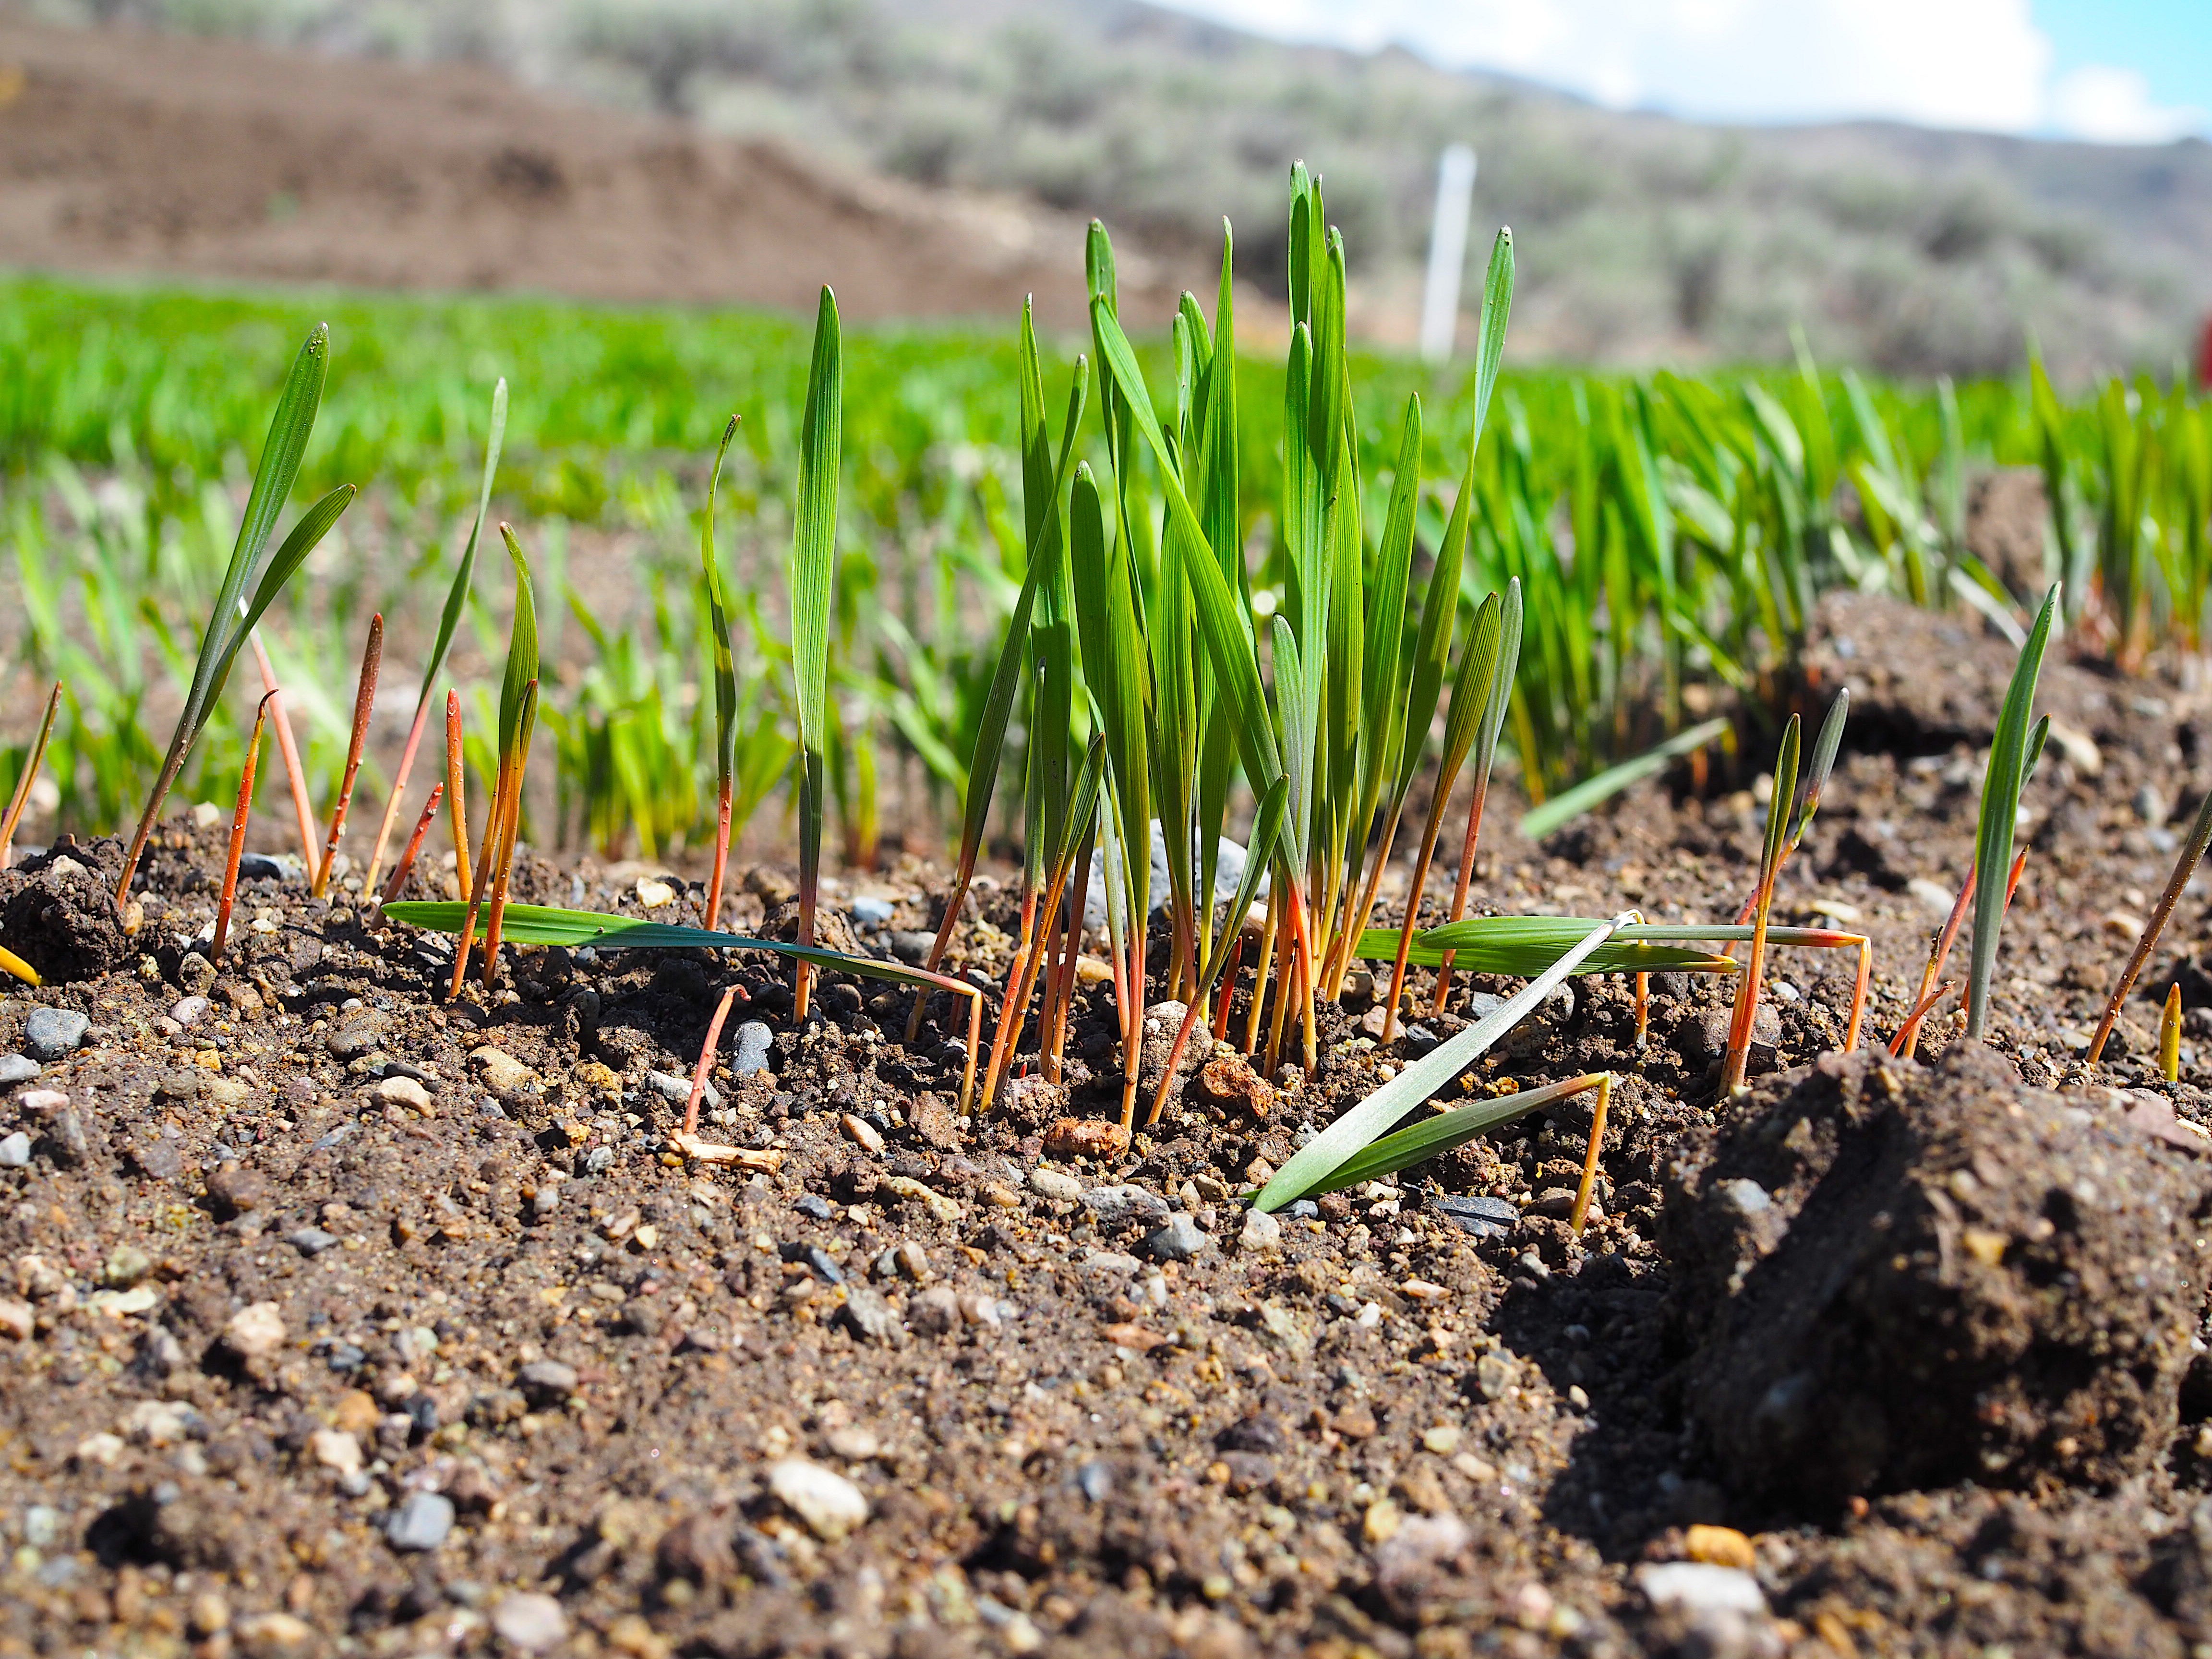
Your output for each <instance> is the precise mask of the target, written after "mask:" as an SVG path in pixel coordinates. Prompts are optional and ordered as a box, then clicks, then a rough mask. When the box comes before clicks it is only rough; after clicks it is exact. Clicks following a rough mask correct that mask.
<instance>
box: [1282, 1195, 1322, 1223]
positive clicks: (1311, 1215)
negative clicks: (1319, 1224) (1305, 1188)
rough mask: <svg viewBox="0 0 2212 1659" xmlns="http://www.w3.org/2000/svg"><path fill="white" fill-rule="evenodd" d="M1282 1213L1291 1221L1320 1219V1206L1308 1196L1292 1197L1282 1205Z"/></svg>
mask: <svg viewBox="0 0 2212 1659" xmlns="http://www.w3.org/2000/svg"><path fill="white" fill-rule="evenodd" d="M1283 1213H1284V1214H1285V1215H1286V1216H1288V1217H1290V1218H1291V1220H1293V1221H1318V1220H1320V1219H1321V1206H1320V1205H1318V1204H1316V1203H1315V1202H1314V1201H1313V1200H1311V1199H1310V1198H1297V1199H1292V1200H1291V1201H1290V1203H1288V1204H1287V1205H1285V1206H1284V1207H1283Z"/></svg>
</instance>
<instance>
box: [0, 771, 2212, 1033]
mask: <svg viewBox="0 0 2212 1659" xmlns="http://www.w3.org/2000/svg"><path fill="white" fill-rule="evenodd" d="M0 845H4V837H0ZM2207 847H2212V790H2207V791H2206V792H2205V795H2204V799H2203V802H2202V803H2201V804H2200V805H2198V806H2197V822H2196V823H2193V824H2191V826H2190V829H2189V836H2188V838H2187V839H2186V840H2185V841H2184V842H2182V843H2181V850H2180V852H2179V853H2178V854H2175V856H2174V860H2173V873H2172V875H2171V876H2169V877H2167V878H2166V890H2165V891H2164V892H2162V893H2160V895H2159V896H2158V903H2157V906H2156V907H2155V908H2154V909H2153V910H2152V911H2151V913H2150V920H2149V921H2148V922H2146V923H2144V925H2143V930H2142V935H2141V936H2140V937H2139V938H2137V939H2136V948H2135V949H2134V950H2133V951H2130V953H2129V956H2128V965H2127V966H2126V967H2124V968H2123V969H2121V970H2120V977H2119V981H2118V983H2117V984H2115V985H2114V986H2113V987H2112V995H2111V996H2109V997H2107V998H2106V1000H2105V1012H2104V1013H2103V1014H2102V1015H2101V1016H2100V1018H2099V1019H2098V1021H2097V1030H2096V1035H2094V1036H2092V1037H2091V1038H2090V1039H2089V1048H2088V1051H2087V1055H2086V1056H2085V1057H2086V1058H2087V1060H2088V1061H2089V1063H2090V1064H2091V1065H2094V1064H2095V1063H2096V1062H2097V1060H2098V1058H2099V1057H2100V1055H2101V1054H2103V1053H2104V1052H2105V1042H2106V1039H2107V1038H2109V1037H2110V1036H2112V1026H2113V1024H2114V1023H2115V1022H2117V1021H2118V1018H2119V1017H2120V1009H2121V1007H2122V1006H2123V1005H2124V1004H2125V1003H2126V1001H2127V1000H2128V993H2129V992H2130V991H2132V990H2134V989H2135V987H2136V977H2137V976H2138V975H2141V974H2142V970H2143V964H2144V963H2147V962H2148V961H2149V960H2150V953H2151V951H2153V950H2154V949H2155V948H2156V947H2157V945H2158V937H2159V935H2160V933H2164V932H2165V931H2166V918H2168V917H2169V916H2171V915H2172V914H2173V907H2174V906H2175V905H2177V904H2179V902H2181V896H2182V894H2183V893H2185V891H2187V890H2188V888H2189V883H2190V878H2191V877H2193V876H2194V875H2196V873H2197V866H2198V865H2199V864H2200V863H2202V862H2203V858H2204V849H2205V848H2207Z"/></svg>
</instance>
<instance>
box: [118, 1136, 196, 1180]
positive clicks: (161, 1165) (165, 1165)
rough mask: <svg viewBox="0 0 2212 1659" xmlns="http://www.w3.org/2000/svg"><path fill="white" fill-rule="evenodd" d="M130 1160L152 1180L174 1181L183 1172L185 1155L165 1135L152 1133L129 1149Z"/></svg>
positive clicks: (139, 1171) (143, 1174)
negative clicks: (152, 1134)
mask: <svg viewBox="0 0 2212 1659" xmlns="http://www.w3.org/2000/svg"><path fill="white" fill-rule="evenodd" d="M131 1163H132V1164H134V1165H135V1166H137V1170H138V1173H139V1174H140V1175H142V1176H146V1177H147V1178H148V1179H149V1180H152V1181H174V1180H175V1179H176V1178H177V1177H178V1176H180V1175H182V1174H183V1173H184V1172H185V1155H184V1152H183V1151H182V1149H181V1148H179V1146H178V1145H177V1143H176V1142H175V1141H173V1140H171V1139H168V1138H167V1136H166V1135H154V1136H151V1137H149V1138H148V1139H145V1140H142V1141H140V1142H139V1143H138V1144H137V1146H133V1147H132V1148H131Z"/></svg>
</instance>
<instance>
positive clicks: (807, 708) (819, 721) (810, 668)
mask: <svg viewBox="0 0 2212 1659" xmlns="http://www.w3.org/2000/svg"><path fill="white" fill-rule="evenodd" d="M843 410H844V370H843V356H842V343H841V340H840V336H839V331H838V325H837V299H836V295H833V294H832V293H830V291H829V289H827V288H824V289H823V290H822V302H821V305H820V306H819V307H817V311H816V314H815V319H814V358H813V362H812V364H811V367H810V368H809V369H808V371H807V377H806V410H805V415H804V416H802V417H801V420H800V422H799V486H798V496H797V506H796V510H795V512H794V513H793V529H792V544H791V661H792V676H793V684H794V686H795V687H796V690H797V704H798V710H799V944H801V945H812V944H813V943H814V912H815V908H816V905H817V902H819V901H820V898H821V895H822V820H823V793H822V791H823V764H824V758H823V757H824V755H825V752H826V745H827V744H828V740H829V739H828V726H829V606H830V599H831V594H832V590H833V589H834V588H835V586H836V580H837V472H838V465H839V455H840V451H841V449H842V443H843ZM797 961H798V967H797V969H796V970H795V979H796V988H795V994H794V1003H793V1006H794V1011H795V1013H796V1015H797V1018H799V1019H800V1020H801V1021H804V1020H805V1018H806V1011H807V1000H808V995H809V993H810V991H811V983H812V981H811V976H810V974H809V971H808V963H807V961H806V959H805V958H804V957H799V958H797Z"/></svg>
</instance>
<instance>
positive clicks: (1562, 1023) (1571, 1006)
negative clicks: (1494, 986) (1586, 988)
mask: <svg viewBox="0 0 2212 1659" xmlns="http://www.w3.org/2000/svg"><path fill="white" fill-rule="evenodd" d="M1505 1001H1506V999H1505V998H1504V997H1501V996H1493V995H1492V994H1490V993H1489V992H1487V991H1475V992H1473V993H1471V994H1469V995H1468V1000H1467V1012H1468V1018H1470V1019H1474V1020H1480V1019H1481V1018H1484V1017H1485V1016H1486V1015H1488V1014H1490V1013H1492V1012H1495V1011H1496V1010H1498V1008H1501V1007H1503V1006H1504V1005H1505ZM1574 1017H1575V991H1574V987H1572V986H1571V985H1565V984H1561V985H1555V986H1553V987H1552V992H1551V994H1550V995H1549V996H1547V997H1546V998H1545V999H1544V1000H1542V1001H1541V1002H1540V1003H1538V1004H1537V1005H1536V1006H1534V1008H1532V1009H1530V1010H1529V1011H1528V1013H1527V1014H1526V1015H1524V1016H1523V1017H1522V1020H1521V1023H1520V1024H1517V1025H1516V1026H1515V1027H1514V1028H1513V1029H1512V1030H1510V1031H1508V1032H1507V1033H1506V1034H1505V1035H1504V1036H1502V1037H1500V1038H1498V1042H1497V1043H1496V1045H1495V1046H1494V1047H1493V1048H1492V1053H1493V1054H1497V1055H1498V1058H1500V1059H1501V1060H1533V1059H1537V1058H1541V1056H1542V1055H1543V1054H1544V1053H1545V1051H1546V1050H1547V1049H1548V1048H1550V1047H1551V1045H1552V1043H1553V1041H1554V1040H1555V1039H1556V1038H1558V1037H1559V1035H1560V1034H1561V1033H1562V1032H1563V1031H1564V1030H1565V1029H1566V1025H1567V1022H1568V1021H1570V1020H1571V1019H1572V1018H1574Z"/></svg>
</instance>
